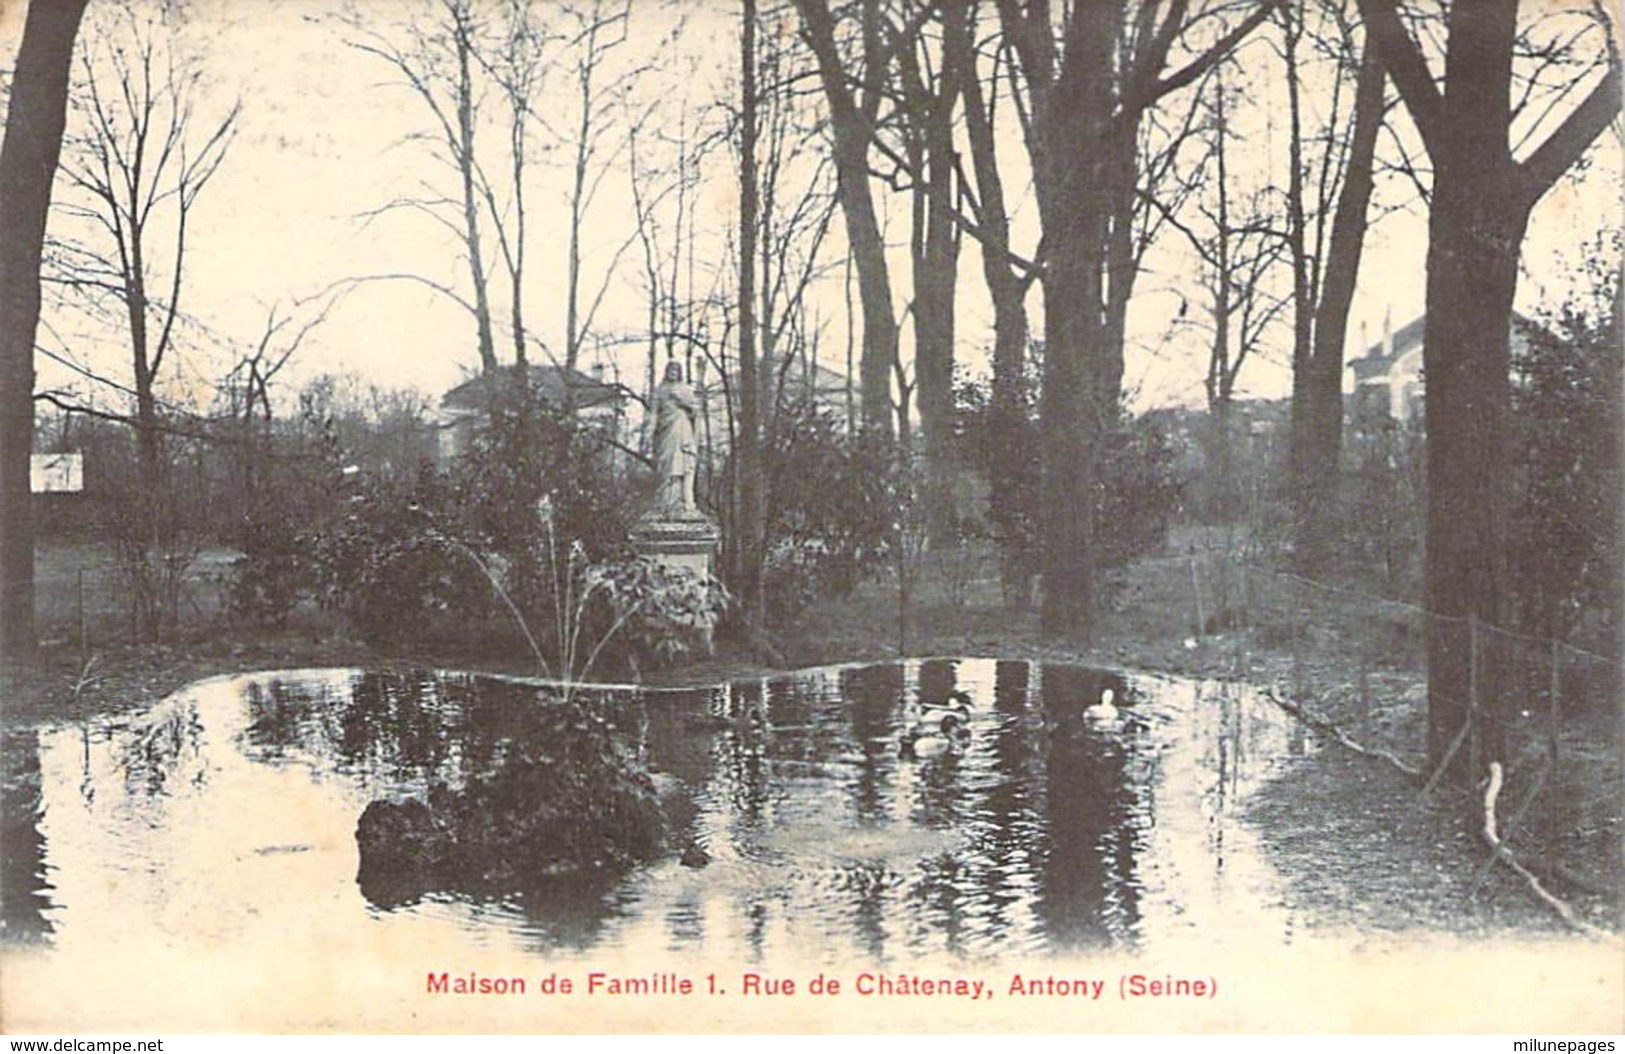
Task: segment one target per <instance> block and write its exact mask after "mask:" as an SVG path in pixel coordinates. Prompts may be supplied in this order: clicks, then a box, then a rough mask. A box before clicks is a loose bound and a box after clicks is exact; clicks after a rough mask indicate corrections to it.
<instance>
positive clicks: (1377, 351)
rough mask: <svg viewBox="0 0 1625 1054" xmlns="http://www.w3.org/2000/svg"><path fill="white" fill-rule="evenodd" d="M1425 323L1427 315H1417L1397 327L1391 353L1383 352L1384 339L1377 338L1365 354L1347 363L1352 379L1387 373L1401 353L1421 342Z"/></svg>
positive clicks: (1379, 375)
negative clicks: (1352, 375) (1352, 374)
mask: <svg viewBox="0 0 1625 1054" xmlns="http://www.w3.org/2000/svg"><path fill="white" fill-rule="evenodd" d="M1426 325H1427V316H1426V315H1418V316H1416V317H1415V318H1413V319H1411V320H1410V321H1409V322H1407V323H1405V325H1403V326H1401V327H1399V329H1398V331H1397V332H1395V333H1394V337H1393V347H1394V353H1393V354H1392V355H1386V354H1384V348H1383V345H1384V344H1386V343H1387V341H1386V340H1379V341H1377V342H1376V343H1375V344H1373V345H1371V346H1370V347H1369V348H1367V349H1365V354H1364V355H1362V356H1360V357H1359V358H1357V359H1355V360H1354V361H1353V362H1350V363H1349V369H1351V370H1353V371H1354V379H1355V380H1357V381H1363V380H1366V379H1367V378H1370V377H1381V376H1382V375H1383V374H1385V373H1387V372H1388V370H1389V369H1390V368H1391V367H1392V366H1393V364H1394V362H1395V361H1397V360H1398V359H1399V358H1400V357H1401V356H1402V355H1404V354H1405V353H1406V352H1408V351H1410V350H1411V349H1412V348H1414V347H1416V346H1417V345H1418V344H1421V343H1422V331H1423V329H1424V328H1425V327H1426Z"/></svg>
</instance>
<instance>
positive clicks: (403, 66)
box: [345, 0, 531, 373]
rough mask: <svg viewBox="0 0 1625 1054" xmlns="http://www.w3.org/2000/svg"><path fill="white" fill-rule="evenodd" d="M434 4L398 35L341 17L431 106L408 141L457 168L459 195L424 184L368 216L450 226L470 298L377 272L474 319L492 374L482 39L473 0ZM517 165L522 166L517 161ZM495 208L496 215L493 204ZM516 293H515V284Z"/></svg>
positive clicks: (518, 129)
mask: <svg viewBox="0 0 1625 1054" xmlns="http://www.w3.org/2000/svg"><path fill="white" fill-rule="evenodd" d="M433 10H434V15H433V17H429V18H424V19H422V20H413V21H409V22H408V23H407V24H406V25H405V26H404V27H402V28H401V30H400V33H399V37H400V39H397V35H396V34H392V33H390V32H386V31H385V30H382V29H379V28H377V27H376V26H374V25H373V24H372V23H371V22H370V21H369V20H367V19H365V18H363V17H361V16H353V17H350V18H348V19H347V20H346V23H345V24H346V26H347V28H348V29H349V31H350V33H351V40H350V45H351V46H352V47H354V48H355V49H356V50H358V51H361V52H363V53H365V54H368V55H372V56H374V57H375V58H377V59H379V60H380V61H382V62H384V63H386V64H387V65H389V66H390V67H391V68H392V69H393V70H394V71H395V72H396V74H397V75H398V76H399V77H400V79H401V81H402V82H403V83H404V85H405V86H406V87H407V88H408V89H409V90H410V91H411V92H412V93H413V94H414V95H416V96H417V97H418V99H419V100H420V101H421V102H422V103H423V105H424V107H425V108H426V109H427V110H428V113H429V116H430V119H431V122H432V127H433V131H432V132H429V133H421V134H415V135H413V136H410V137H409V139H410V140H412V141H422V142H427V143H429V144H430V147H431V150H432V151H433V153H434V155H435V156H436V157H437V158H439V159H440V160H442V161H444V162H445V163H446V165H447V166H448V167H449V168H450V169H451V170H452V171H453V172H454V173H455V175H456V178H457V184H458V191H457V194H456V196H449V195H447V194H445V193H444V192H442V191H440V190H438V189H436V188H435V187H434V186H433V185H431V184H424V185H423V186H421V187H418V188H416V189H415V190H414V191H413V192H411V193H408V194H405V195H402V196H398V197H396V198H393V199H391V200H390V201H389V202H387V203H385V204H384V205H382V206H380V207H378V208H377V209H375V210H373V211H372V212H370V213H368V218H369V219H371V218H373V217H376V216H381V215H384V214H387V213H391V212H398V211H405V212H411V213H416V214H418V215H423V216H427V217H429V218H430V219H432V220H433V221H434V222H436V223H437V224H439V225H440V226H441V227H443V228H445V229H446V230H448V231H449V232H450V233H451V234H452V235H453V236H454V237H456V238H457V240H458V241H459V242H460V243H461V245H462V247H463V257H464V264H465V265H466V266H467V268H468V276H469V282H470V284H471V286H472V287H473V299H472V300H470V299H468V298H465V297H463V296H461V295H459V294H458V293H457V292H455V291H454V290H453V289H452V288H451V287H449V286H446V285H444V284H442V283H440V282H438V281H435V280H434V279H430V278H427V277H424V276H420V275H413V274H401V275H388V276H375V277H389V278H406V279H411V280H415V281H418V282H421V283H422V284H424V285H427V286H429V287H430V288H432V289H434V290H436V291H437V292H439V293H441V294H443V295H445V296H447V297H448V298H449V299H451V300H452V301H453V302H455V303H456V304H458V305H459V306H461V307H462V308H463V309H464V310H465V311H467V312H468V313H469V314H470V315H471V316H472V317H473V320H474V329H475V336H476V341H477V347H478V349H479V356H480V368H481V369H482V370H483V371H484V372H486V373H491V372H493V371H495V370H496V368H497V356H496V338H495V335H494V330H493V327H492V322H491V293H490V282H489V276H488V275H487V274H486V269H485V268H486V262H485V248H484V241H485V234H484V222H483V221H482V219H481V216H482V214H483V213H484V212H485V205H486V203H487V201H488V200H489V194H490V188H489V186H488V185H486V184H485V182H484V174H483V172H482V169H481V165H480V160H479V155H478V153H477V149H478V131H479V124H478V121H477V111H478V110H479V108H480V105H481V101H482V97H483V93H482V92H481V90H480V87H479V85H478V84H477V83H476V75H477V74H478V73H479V68H480V64H481V62H480V58H479V56H480V55H482V54H484V52H485V49H484V46H483V42H482V41H481V40H480V39H479V37H480V35H481V34H482V32H483V28H482V26H481V24H480V23H479V22H478V21H477V19H476V15H475V11H474V8H473V5H472V4H471V3H470V0H436V2H435V7H434V9H433ZM511 39H512V40H513V42H514V45H515V47H518V46H521V45H528V43H529V42H528V41H526V40H524V39H523V38H521V37H519V36H518V35H515V37H514V38H511ZM522 68H523V69H525V70H526V71H528V70H529V69H530V68H531V67H530V66H529V65H528V64H525V65H523V67H522ZM510 72H511V73H512V75H513V77H514V80H513V81H511V82H510V83H511V84H513V85H514V87H515V89H516V90H517V89H518V88H519V87H521V86H522V87H523V88H524V89H525V90H526V91H528V90H529V88H530V86H531V85H530V83H529V81H528V80H522V79H521V78H522V77H528V72H527V73H524V74H522V73H520V72H519V70H518V69H512V70H510ZM512 127H513V128H514V130H515V132H514V134H515V136H516V137H517V138H518V141H519V144H520V145H521V146H522V145H523V127H524V122H523V121H519V120H516V121H515V122H514V123H513V126H512ZM514 164H516V165H518V166H520V167H521V168H522V166H523V162H522V160H516V161H515V162H514ZM492 212H493V214H494V213H495V206H494V203H493V204H492ZM520 215H521V216H522V215H523V213H522V212H521V213H520ZM504 246H505V247H507V248H510V249H511V250H512V251H517V252H520V253H522V252H523V242H522V240H520V239H515V240H514V242H513V243H512V244H511V245H510V244H509V243H508V242H507V241H506V240H504ZM514 298H515V300H517V299H518V298H519V297H518V292H517V290H516V291H515V296H514Z"/></svg>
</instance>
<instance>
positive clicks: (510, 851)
mask: <svg viewBox="0 0 1625 1054" xmlns="http://www.w3.org/2000/svg"><path fill="white" fill-rule="evenodd" d="M502 733H503V734H502V736H501V737H500V739H496V740H492V741H488V742H485V743H483V744H480V745H478V746H476V745H475V744H473V743H470V744H469V749H468V750H467V751H465V755H466V756H471V757H477V758H480V759H481V762H480V765H479V767H478V769H477V770H475V771H471V772H470V773H468V775H467V776H466V778H465V779H464V780H463V781H462V784H461V785H460V786H452V785H449V784H447V783H445V782H438V783H436V784H435V785H434V786H433V787H431V789H430V790H429V793H428V795H427V800H426V801H425V800H422V799H407V800H404V801H393V800H389V799H379V800H376V801H373V802H372V803H371V804H369V805H368V806H367V808H366V810H365V811H364V812H363V813H362V814H361V817H360V820H359V822H358V823H357V826H356V842H357V847H358V848H359V850H360V857H361V865H360V871H359V874H358V875H357V881H358V883H359V884H360V886H361V890H362V893H363V894H364V895H365V896H367V898H368V899H369V900H372V901H373V902H374V903H377V904H383V905H386V906H389V905H393V904H397V903H401V902H404V901H408V900H411V899H413V898H415V897H416V896H419V895H421V894H423V893H425V892H430V891H436V890H445V889H451V890H463V891H471V892H481V893H484V892H495V891H501V890H504V889H515V888H523V887H528V886H531V885H534V884H535V883H537V882H538V881H539V880H543V879H547V878H558V877H570V876H584V877H599V876H602V875H605V874H614V873H617V872H619V871H623V870H625V869H626V868H628V867H630V866H632V865H633V864H636V863H638V862H640V861H644V860H648V859H650V858H651V857H653V856H654V855H655V854H656V853H657V852H659V850H660V847H661V843H662V838H663V835H664V826H665V825H664V819H663V816H662V814H661V811H660V804H659V800H658V798H657V796H656V793H655V787H654V783H653V781H652V780H651V779H650V776H649V773H648V770H647V768H646V767H645V766H644V765H643V764H641V763H640V762H639V761H638V760H637V758H636V756H635V753H634V752H633V751H632V750H631V749H630V748H629V747H628V746H627V745H626V744H624V743H623V742H622V741H621V739H620V737H619V736H618V735H617V734H616V732H615V729H614V726H613V725H612V724H611V723H610V722H609V721H608V720H606V719H605V718H604V717H603V716H602V715H600V714H598V713H596V712H594V710H593V708H592V707H591V706H589V705H588V704H586V703H584V702H582V701H579V700H570V699H564V698H551V699H545V700H542V701H541V703H540V705H535V706H528V707H526V708H525V709H524V720H523V722H522V723H521V722H506V721H505V722H503V723H502Z"/></svg>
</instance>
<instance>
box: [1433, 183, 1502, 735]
mask: <svg viewBox="0 0 1625 1054" xmlns="http://www.w3.org/2000/svg"><path fill="white" fill-rule="evenodd" d="M1462 161H1468V162H1469V163H1471V162H1470V159H1469V158H1461V159H1458V160H1456V161H1454V162H1441V161H1435V166H1436V167H1435V172H1436V173H1437V179H1436V182H1435V185H1434V191H1433V205H1432V210H1431V213H1430V215H1429V220H1428V239H1429V243H1428V279H1427V303H1428V314H1427V322H1426V325H1425V329H1424V334H1423V341H1424V342H1423V345H1422V369H1423V372H1424V375H1425V376H1426V377H1427V400H1426V407H1427V410H1426V416H1427V435H1428V440H1427V471H1428V486H1427V514H1428V530H1427V545H1426V561H1427V563H1426V576H1427V578H1426V582H1427V584H1426V597H1427V603H1426V606H1427V610H1428V612H1429V613H1430V614H1431V615H1432V616H1434V618H1433V619H1431V620H1430V621H1431V623H1432V625H1431V627H1430V632H1429V634H1428V753H1429V756H1430V757H1432V758H1442V757H1443V756H1444V752H1445V751H1446V750H1447V749H1448V746H1449V744H1450V742H1451V741H1452V740H1453V739H1454V738H1455V736H1456V733H1457V732H1458V731H1459V730H1460V727H1461V725H1462V722H1463V721H1464V720H1466V719H1467V716H1468V705H1467V704H1468V700H1469V699H1470V697H1471V696H1472V694H1473V685H1472V682H1473V680H1474V675H1473V674H1472V672H1470V670H1469V654H1470V652H1471V651H1472V650H1474V649H1472V648H1471V647H1470V646H1469V644H1470V642H1469V640H1468V628H1467V626H1466V625H1465V623H1464V621H1463V620H1465V619H1467V618H1469V617H1471V618H1476V619H1478V620H1479V621H1481V622H1487V623H1490V624H1492V625H1505V624H1506V621H1507V615H1508V612H1509V610H1510V605H1509V603H1508V601H1509V597H1508V596H1507V593H1506V590H1505V583H1506V574H1507V565H1506V555H1507V544H1508V537H1509V535H1508V509H1509V507H1510V499H1511V493H1510V491H1511V487H1510V481H1509V479H1508V476H1507V473H1508V469H1509V468H1510V462H1509V459H1508V457H1507V450H1506V440H1507V427H1508V422H1509V421H1510V420H1511V409H1512V387H1511V380H1510V376H1511V369H1512V354H1511V339H1510V334H1511V328H1512V298H1513V294H1514V293H1515V292H1516V290H1517V283H1518V246H1519V245H1520V244H1521V243H1522V241H1523V236H1524V227H1525V225H1526V223H1527V222H1528V212H1527V210H1525V209H1522V208H1520V207H1519V206H1518V205H1516V204H1515V203H1513V202H1510V201H1507V200H1505V199H1500V200H1496V199H1495V198H1492V197H1490V196H1488V195H1485V194H1483V193H1479V192H1477V189H1478V188H1474V187H1472V186H1471V185H1470V184H1469V183H1468V181H1466V180H1460V179H1456V178H1452V177H1453V176H1454V175H1456V173H1453V172H1452V169H1454V168H1457V167H1458V165H1459V164H1460V163H1461V162H1462ZM1464 184H1466V185H1465V186H1464ZM1509 248H1510V251H1509ZM1476 650H1477V652H1478V655H1479V656H1480V658H1481V660H1482V659H1483V658H1487V657H1488V656H1489V655H1490V654H1491V653H1492V651H1491V649H1490V648H1489V647H1488V646H1487V645H1486V643H1485V642H1484V641H1483V640H1480V641H1479V642H1478V646H1477V649H1476ZM1496 684H1497V681H1496V679H1495V678H1492V677H1489V676H1486V675H1485V668H1484V667H1482V666H1481V668H1480V671H1479V676H1478V678H1477V688H1478V690H1479V691H1480V692H1481V693H1482V698H1481V699H1480V700H1479V702H1480V707H1481V709H1480V712H1479V714H1478V715H1477V718H1476V719H1475V721H1474V734H1473V740H1474V745H1475V746H1476V748H1477V749H1476V750H1475V751H1474V753H1475V754H1477V755H1478V756H1479V757H1480V759H1481V760H1483V761H1484V762H1486V763H1487V762H1489V761H1491V760H1496V759H1502V758H1504V757H1505V742H1504V738H1503V729H1502V720H1501V712H1500V711H1501V707H1500V699H1499V698H1498V694H1499V693H1498V692H1497V691H1496ZM1464 760H1465V756H1464Z"/></svg>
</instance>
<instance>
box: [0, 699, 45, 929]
mask: <svg viewBox="0 0 1625 1054" xmlns="http://www.w3.org/2000/svg"><path fill="white" fill-rule="evenodd" d="M0 801H4V802H5V808H4V809H0V940H4V941H5V942H7V943H33V942H38V941H44V940H47V939H49V937H50V935H51V932H52V926H51V920H50V919H49V918H48V917H47V916H46V914H45V909H46V908H48V907H50V903H51V902H50V898H49V896H48V895H47V892H46V891H47V890H48V889H49V888H50V882H49V881H48V880H47V878H46V875H45V835H44V834H43V833H42V832H41V831H40V821H41V820H42V819H43V817H44V815H45V804H44V801H43V800H42V797H41V788H40V760H39V733H38V732H36V731H34V730H32V729H29V730H26V731H20V732H7V733H5V734H4V735H0Z"/></svg>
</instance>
